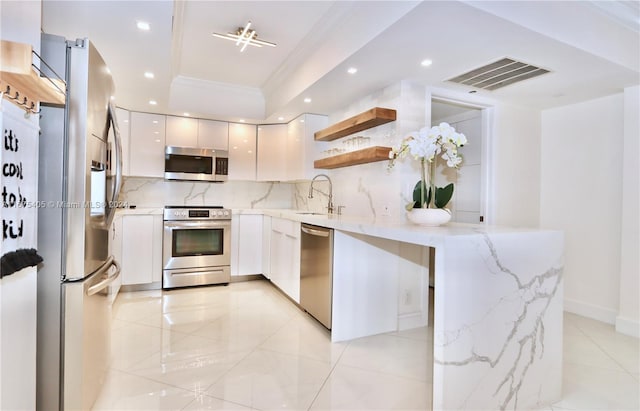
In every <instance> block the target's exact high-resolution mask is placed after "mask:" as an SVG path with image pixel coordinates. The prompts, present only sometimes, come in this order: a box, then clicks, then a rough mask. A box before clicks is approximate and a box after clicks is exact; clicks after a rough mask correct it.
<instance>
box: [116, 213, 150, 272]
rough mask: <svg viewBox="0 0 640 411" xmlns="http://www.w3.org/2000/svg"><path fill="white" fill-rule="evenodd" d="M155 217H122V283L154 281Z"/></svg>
mask: <svg viewBox="0 0 640 411" xmlns="http://www.w3.org/2000/svg"><path fill="white" fill-rule="evenodd" d="M153 217H154V216H151V215H125V216H123V217H122V264H121V265H122V267H121V269H122V271H121V275H122V285H132V284H149V283H152V282H153V278H154V276H153V257H154V253H153V234H154V233H153Z"/></svg>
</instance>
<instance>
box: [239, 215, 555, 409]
mask: <svg viewBox="0 0 640 411" xmlns="http://www.w3.org/2000/svg"><path fill="white" fill-rule="evenodd" d="M258 212H259V211H258V210H242V209H239V210H234V213H235V214H244V213H251V214H256V213H258ZM305 212H306V211H304V210H301V211H297V210H273V209H271V210H262V213H263V214H264V215H269V216H272V217H280V218H288V219H291V220H295V221H300V222H306V223H310V224H316V225H320V226H324V227H331V228H334V229H336V230H341V231H345V232H350V233H357V234H364V235H368V236H374V237H379V238H385V239H390V240H396V241H404V242H409V243H414V244H420V245H424V246H430V247H435V262H434V265H435V303H434V349H433V351H434V352H433V354H434V369H433V408H434V409H456V410H461V409H473V410H478V409H483V410H484V409H526V408H531V407H541V406H544V405H548V404H551V403H553V402H555V401H557V400H559V399H560V397H561V387H562V313H563V304H562V298H563V277H562V272H563V253H564V251H563V250H564V244H563V243H564V238H563V234H562V233H561V232H558V231H550V230H537V229H521V228H509V227H491V226H484V225H476V224H456V223H449V224H447V225H444V226H441V227H421V226H416V225H412V224H410V223H406V222H405V221H398V220H394V219H391V218H388V219H381V218H358V217H353V216H337V215H310V214H304V213H305Z"/></svg>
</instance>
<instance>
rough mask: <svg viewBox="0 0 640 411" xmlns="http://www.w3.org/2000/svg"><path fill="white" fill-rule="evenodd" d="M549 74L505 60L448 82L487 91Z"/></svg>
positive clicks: (538, 68) (533, 67) (534, 67)
mask: <svg viewBox="0 0 640 411" xmlns="http://www.w3.org/2000/svg"><path fill="white" fill-rule="evenodd" d="M548 72H549V70H545V69H543V68H540V67H536V66H532V65H531V64H527V63H522V62H520V61H515V60H512V59H510V58H503V59H501V60H498V61H496V62H493V63H490V64H487V65H486V66H482V67H480V68H477V69H475V70H471V71H469V72H466V73H464V74H461V75H459V76H457V77H454V78H452V79H449V80H447V81H452V82H454V83H459V84H464V85H466V86H472V87H476V88H481V89H485V90H496V89H499V88H501V87H504V86H508V85H509V84H513V83H517V82H519V81H522V80H526V79H528V78H532V77H536V76H539V75H541V74H545V73H548Z"/></svg>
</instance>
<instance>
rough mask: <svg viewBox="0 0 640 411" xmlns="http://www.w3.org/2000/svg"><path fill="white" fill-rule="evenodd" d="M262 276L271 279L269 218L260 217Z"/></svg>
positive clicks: (266, 216)
mask: <svg viewBox="0 0 640 411" xmlns="http://www.w3.org/2000/svg"><path fill="white" fill-rule="evenodd" d="M262 275H264V276H265V277H266V278H268V279H271V217H269V216H268V215H265V216H263V217H262Z"/></svg>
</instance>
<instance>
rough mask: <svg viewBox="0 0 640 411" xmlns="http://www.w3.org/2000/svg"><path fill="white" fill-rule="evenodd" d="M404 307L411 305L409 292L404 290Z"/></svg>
mask: <svg viewBox="0 0 640 411" xmlns="http://www.w3.org/2000/svg"><path fill="white" fill-rule="evenodd" d="M403 300H404V305H411V291H409V290H404V298H403Z"/></svg>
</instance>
